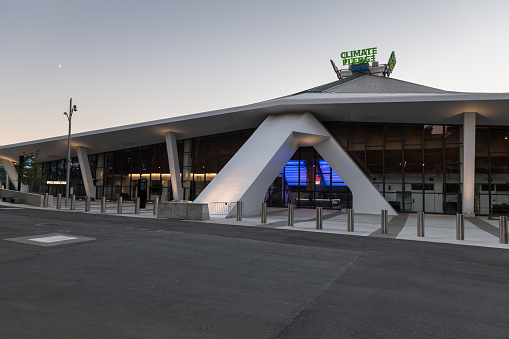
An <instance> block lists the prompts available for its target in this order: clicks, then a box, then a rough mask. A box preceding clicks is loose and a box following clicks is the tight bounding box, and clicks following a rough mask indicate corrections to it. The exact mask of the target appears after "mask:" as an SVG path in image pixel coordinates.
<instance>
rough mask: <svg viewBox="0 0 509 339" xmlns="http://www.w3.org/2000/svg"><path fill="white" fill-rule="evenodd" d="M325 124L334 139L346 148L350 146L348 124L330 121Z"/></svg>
mask: <svg viewBox="0 0 509 339" xmlns="http://www.w3.org/2000/svg"><path fill="white" fill-rule="evenodd" d="M325 126H326V127H327V129H328V130H329V132H330V134H332V136H333V137H334V139H336V141H337V142H339V144H340V145H341V146H342V147H343V148H344V149H345V150H346V149H347V148H348V124H345V123H338V122H329V123H326V124H325Z"/></svg>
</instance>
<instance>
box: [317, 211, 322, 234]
mask: <svg viewBox="0 0 509 339" xmlns="http://www.w3.org/2000/svg"><path fill="white" fill-rule="evenodd" d="M322 226H323V217H322V208H321V207H317V208H316V229H317V230H321V229H322Z"/></svg>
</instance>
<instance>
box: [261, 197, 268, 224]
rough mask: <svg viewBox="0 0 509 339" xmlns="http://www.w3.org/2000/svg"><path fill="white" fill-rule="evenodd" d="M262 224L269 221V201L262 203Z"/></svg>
mask: <svg viewBox="0 0 509 339" xmlns="http://www.w3.org/2000/svg"><path fill="white" fill-rule="evenodd" d="M261 221H262V224H266V223H267V203H266V202H264V203H262V220H261Z"/></svg>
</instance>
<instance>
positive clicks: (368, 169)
mask: <svg viewBox="0 0 509 339" xmlns="http://www.w3.org/2000/svg"><path fill="white" fill-rule="evenodd" d="M324 125H325V126H326V128H327V129H328V130H329V131H330V133H331V134H332V135H333V136H334V138H335V139H336V140H337V141H338V142H339V144H340V145H341V146H342V147H343V148H344V149H345V150H346V151H347V152H348V154H349V155H350V157H351V158H352V159H353V160H354V162H355V163H356V164H357V165H358V167H359V168H360V169H361V170H362V171H363V172H364V173H365V174H366V176H367V177H368V178H369V179H370V180H371V182H372V183H373V185H374V186H375V187H376V188H377V189H378V191H379V192H380V193H381V194H382V195H383V196H384V197H385V199H387V201H389V202H390V203H391V205H392V206H393V207H394V208H395V209H396V210H397V211H399V212H416V211H425V212H428V213H457V212H461V169H462V147H463V146H462V142H461V140H462V136H461V133H462V129H461V126H451V125H412V124H365V123H342V122H324ZM253 132H254V129H250V130H243V131H236V132H231V133H224V134H219V135H211V136H204V137H199V138H193V139H186V140H180V141H178V142H177V149H178V157H179V165H180V169H181V172H182V174H181V178H180V180H181V182H182V186H183V189H184V199H186V200H194V199H195V198H196V197H197V196H198V195H199V194H200V193H201V192H202V191H203V189H204V188H205V187H206V186H207V185H208V184H209V183H210V182H211V181H212V180H213V179H214V177H215V176H216V174H217V173H218V172H219V171H220V170H221V169H222V168H223V167H224V166H225V165H226V163H227V162H228V161H229V160H230V159H231V158H232V157H233V156H234V155H235V153H236V152H237V151H238V150H239V149H240V147H241V146H242V145H243V144H244V143H245V142H246V141H247V140H248V139H249V137H250V136H251V135H252V133H253ZM508 138H509V128H500V127H482V126H478V127H477V131H476V175H475V213H476V214H481V215H490V214H500V213H509V162H508V161H507V159H508V158H507V156H508V155H509V139H508ZM89 162H90V167H91V171H92V177H93V180H94V183H95V185H96V187H97V197H98V198H100V197H102V196H105V197H106V198H107V199H112V200H114V199H117V198H118V197H119V196H122V197H124V199H127V200H130V199H133V198H134V197H136V196H137V186H138V180H139V179H140V178H144V179H147V181H148V199H153V198H154V197H159V198H160V199H161V200H162V201H166V200H172V199H173V195H172V190H171V183H170V174H169V166H168V160H167V152H166V145H165V144H164V143H161V144H155V145H149V146H143V147H135V148H129V149H124V150H117V151H112V152H106V153H99V154H92V155H89ZM72 166H73V167H72V170H71V187H72V188H73V192H74V194H77V195H78V196H84V195H85V190H84V187H83V182H82V179H81V172H80V168H79V166H80V165H79V163H78V159H77V158H74V159H72ZM42 168H43V174H44V178H45V179H46V180H49V181H65V160H55V161H51V162H46V163H43V164H42ZM45 191H46V192H50V193H51V194H56V193H64V191H65V185H47V186H46V189H45ZM352 199H353V197H352V195H351V192H350V190H349V189H348V187H347V186H346V185H345V183H344V182H343V181H342V180H341V173H335V172H334V171H333V170H332V169H331V168H330V166H328V164H327V163H326V162H325V161H324V159H322V158H321V156H320V154H318V153H317V152H316V151H315V150H314V148H312V147H302V148H299V149H298V150H297V152H296V153H295V154H294V156H293V157H292V159H291V160H290V161H289V162H288V163H287V165H286V166H284V168H283V169H282V171H281V173H280V174H279V175H278V177H277V178H276V179H275V180H274V182H273V184H272V185H271V186H270V188H269V189H268V191H267V195H266V201H267V203H268V204H269V206H285V205H287V204H288V203H290V202H291V203H293V204H294V205H295V206H298V207H311V208H313V207H316V206H321V207H324V208H332V209H336V208H344V207H352V206H353V204H352V202H353V200H352Z"/></svg>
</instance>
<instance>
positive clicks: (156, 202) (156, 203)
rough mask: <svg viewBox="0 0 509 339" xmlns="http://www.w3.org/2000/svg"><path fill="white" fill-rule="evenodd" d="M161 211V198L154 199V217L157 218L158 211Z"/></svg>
mask: <svg viewBox="0 0 509 339" xmlns="http://www.w3.org/2000/svg"><path fill="white" fill-rule="evenodd" d="M158 210H159V198H154V215H155V216H156V217H157V211H158Z"/></svg>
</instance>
